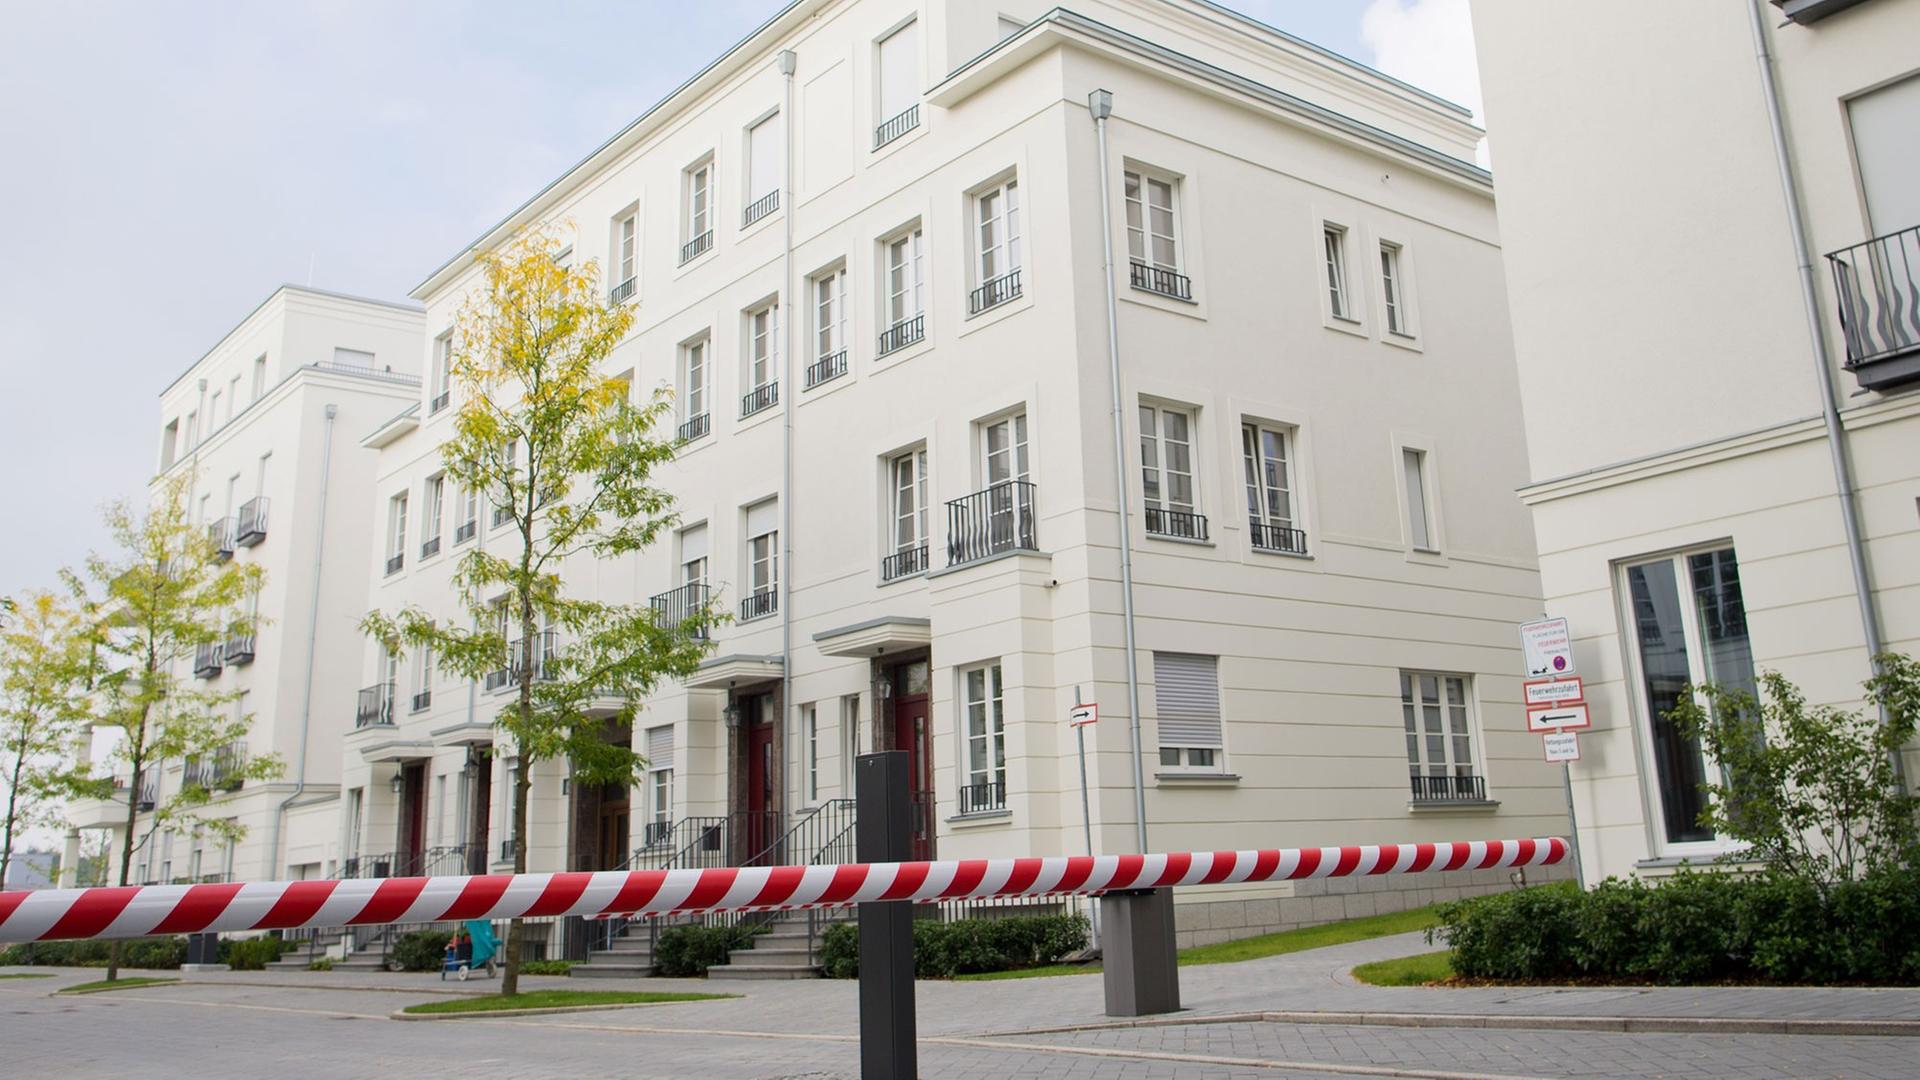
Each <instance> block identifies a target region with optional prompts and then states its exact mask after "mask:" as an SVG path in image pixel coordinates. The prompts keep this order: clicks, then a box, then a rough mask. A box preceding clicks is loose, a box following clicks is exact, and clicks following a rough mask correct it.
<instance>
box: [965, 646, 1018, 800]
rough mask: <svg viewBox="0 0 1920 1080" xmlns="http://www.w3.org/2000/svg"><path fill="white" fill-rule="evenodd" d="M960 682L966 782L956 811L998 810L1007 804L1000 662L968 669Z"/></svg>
mask: <svg viewBox="0 0 1920 1080" xmlns="http://www.w3.org/2000/svg"><path fill="white" fill-rule="evenodd" d="M960 682H961V694H962V705H963V707H964V708H965V709H966V712H967V729H966V739H967V771H966V774H965V775H966V780H967V783H966V786H965V787H964V788H962V789H961V791H960V812H961V813H962V814H969V813H981V812H983V811H991V810H1001V809H1004V808H1005V807H1006V805H1007V714H1006V705H1005V702H1004V701H1003V698H1002V687H1001V676H1000V665H999V664H997V663H994V664H983V665H981V666H979V667H975V668H968V669H967V670H966V671H964V672H962V673H961V675H960Z"/></svg>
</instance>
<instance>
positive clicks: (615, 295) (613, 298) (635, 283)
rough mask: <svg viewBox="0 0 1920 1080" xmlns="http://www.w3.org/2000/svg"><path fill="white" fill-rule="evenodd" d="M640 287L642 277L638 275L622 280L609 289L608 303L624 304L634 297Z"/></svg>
mask: <svg viewBox="0 0 1920 1080" xmlns="http://www.w3.org/2000/svg"><path fill="white" fill-rule="evenodd" d="M639 288H640V279H639V278H637V277H630V278H628V279H627V280H625V281H623V282H621V283H620V284H618V285H615V286H614V287H613V288H611V289H608V290H607V303H609V304H624V303H626V302H627V301H629V300H631V299H633V294H634V293H635V292H637V291H638V290H639Z"/></svg>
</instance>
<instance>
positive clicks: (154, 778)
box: [133, 771, 160, 811]
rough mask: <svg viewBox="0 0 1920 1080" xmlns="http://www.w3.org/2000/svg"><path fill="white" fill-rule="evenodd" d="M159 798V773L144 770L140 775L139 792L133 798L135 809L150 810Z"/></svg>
mask: <svg viewBox="0 0 1920 1080" xmlns="http://www.w3.org/2000/svg"><path fill="white" fill-rule="evenodd" d="M159 799H160V774H159V773H158V772H152V771H149V772H146V773H144V774H143V775H142V776H141V777H140V793H139V795H137V796H136V797H135V798H134V800H133V808H134V809H135V810H142V811H145V810H151V809H153V804H154V803H156V802H158V801H159Z"/></svg>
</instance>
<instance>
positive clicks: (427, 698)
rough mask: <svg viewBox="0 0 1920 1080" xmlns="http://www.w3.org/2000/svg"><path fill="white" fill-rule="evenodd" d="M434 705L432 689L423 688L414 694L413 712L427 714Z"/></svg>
mask: <svg viewBox="0 0 1920 1080" xmlns="http://www.w3.org/2000/svg"><path fill="white" fill-rule="evenodd" d="M432 704H433V690H432V689H430V688H426V687H422V688H421V689H419V690H415V691H414V692H413V711H414V712H425V711H426V709H427V707H428V706H430V705H432Z"/></svg>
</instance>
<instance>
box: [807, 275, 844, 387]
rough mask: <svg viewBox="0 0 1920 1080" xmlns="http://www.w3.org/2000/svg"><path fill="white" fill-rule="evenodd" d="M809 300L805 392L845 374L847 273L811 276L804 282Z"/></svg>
mask: <svg viewBox="0 0 1920 1080" xmlns="http://www.w3.org/2000/svg"><path fill="white" fill-rule="evenodd" d="M808 289H809V292H810V294H811V295H812V297H813V360H812V361H811V362H810V363H808V365H807V378H806V384H807V389H809V390H811V389H813V388H814V387H816V386H819V385H820V384H821V383H824V382H831V381H832V380H834V379H837V378H839V377H840V376H842V375H845V374H846V373H847V270H846V267H838V268H836V269H833V270H827V271H823V272H821V273H819V274H815V275H814V276H813V277H812V278H811V279H809V282H808Z"/></svg>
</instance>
